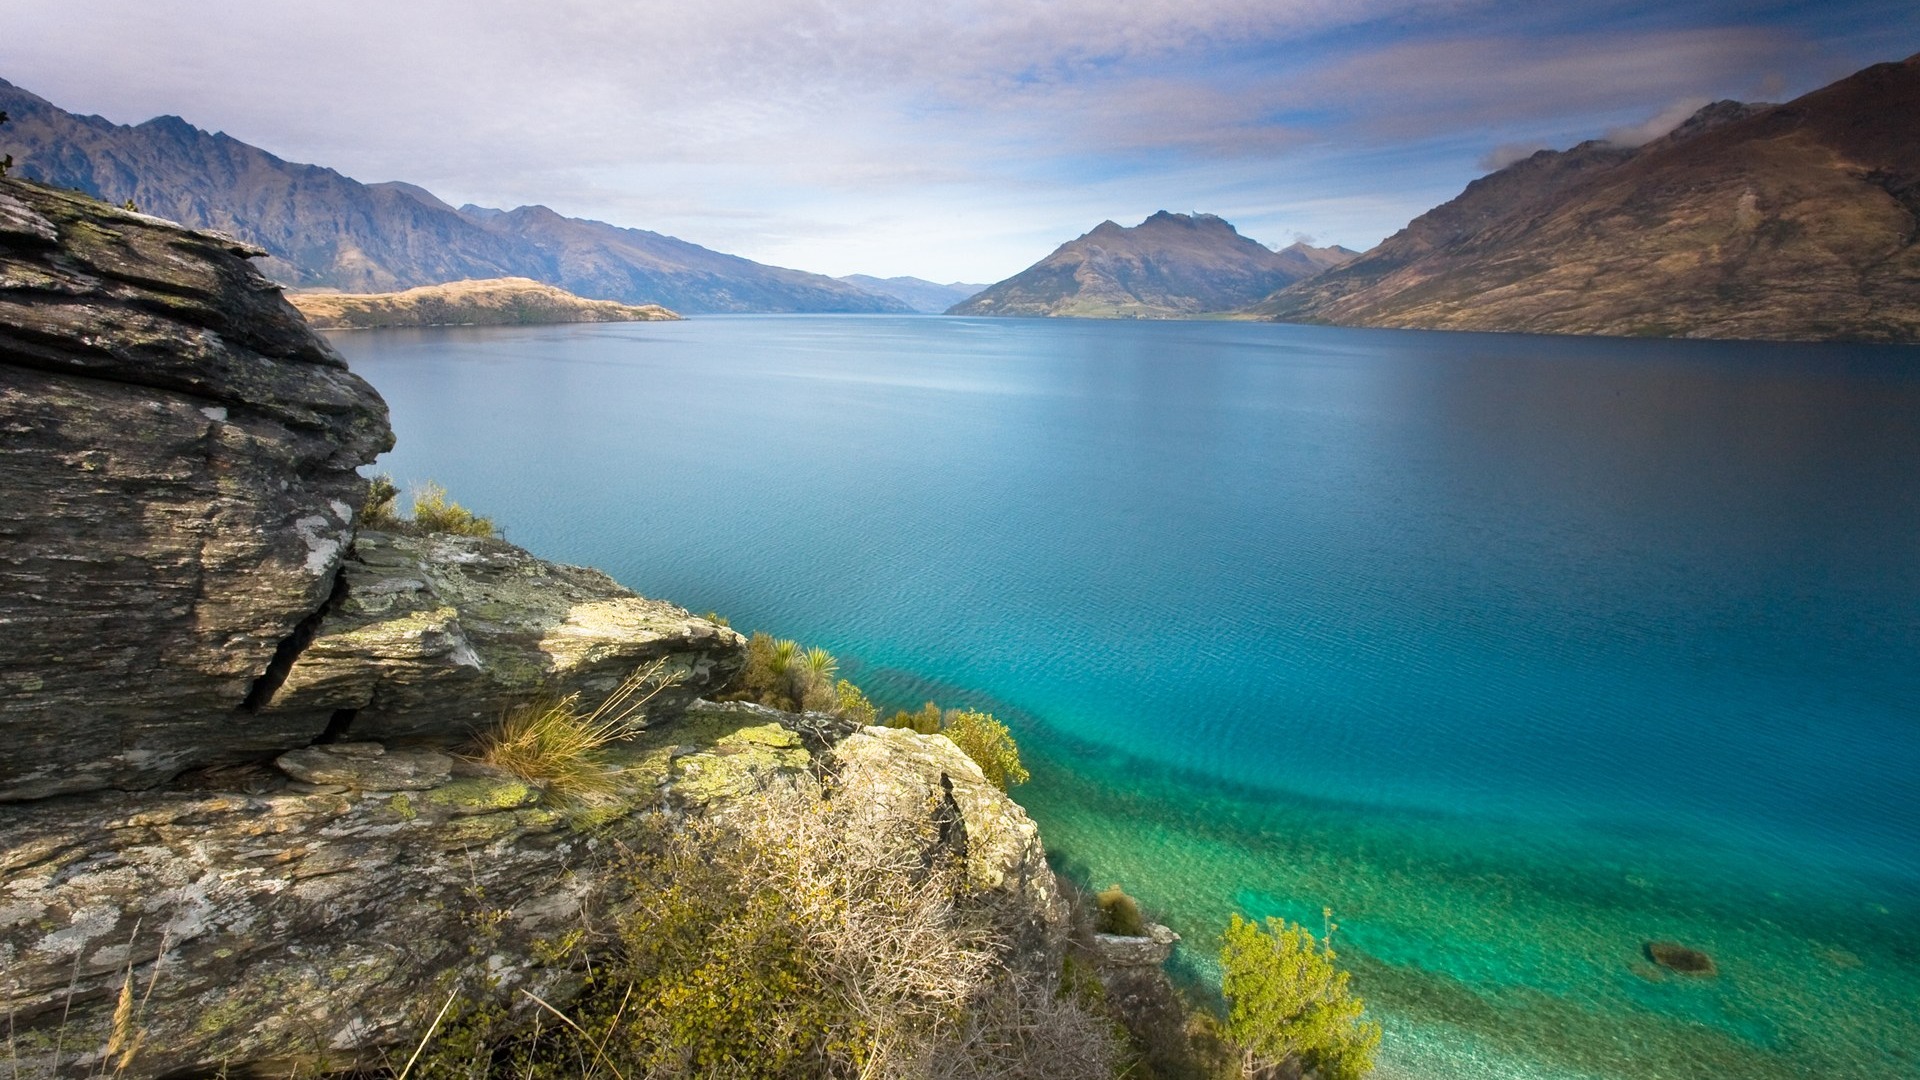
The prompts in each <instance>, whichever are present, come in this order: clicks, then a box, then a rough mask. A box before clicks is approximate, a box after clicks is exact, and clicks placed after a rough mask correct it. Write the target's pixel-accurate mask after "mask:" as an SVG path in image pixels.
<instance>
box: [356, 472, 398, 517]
mask: <svg viewBox="0 0 1920 1080" xmlns="http://www.w3.org/2000/svg"><path fill="white" fill-rule="evenodd" d="M399 497H400V489H399V488H398V487H395V486H394V483H393V477H391V476H389V475H387V474H386V473H381V474H380V475H379V476H376V477H374V478H373V479H371V480H369V481H367V497H366V498H365V499H363V500H361V503H360V525H361V527H362V528H367V529H392V528H393V527H394V526H396V525H398V524H400V516H399V515H398V514H396V513H394V511H393V501H394V500H395V499H397V498H399Z"/></svg>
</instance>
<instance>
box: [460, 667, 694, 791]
mask: <svg viewBox="0 0 1920 1080" xmlns="http://www.w3.org/2000/svg"><path fill="white" fill-rule="evenodd" d="M679 681H680V676H679V675H678V674H677V673H676V674H672V675H669V674H667V672H666V661H665V660H656V661H654V662H653V663H651V664H647V665H645V666H644V667H641V668H639V669H637V670H635V671H634V673H633V674H632V675H629V676H628V677H627V679H626V681H624V682H622V683H621V684H620V686H619V688H618V689H616V690H615V691H614V692H613V693H612V694H610V695H608V697H607V699H606V700H605V701H603V702H601V703H600V705H599V707H598V708H596V709H594V710H593V711H591V712H581V711H580V708H579V702H580V695H579V694H569V695H567V696H566V697H563V698H558V699H549V700H544V701H534V702H529V703H527V704H525V705H521V706H518V707H515V708H512V709H509V710H508V711H507V715H506V716H505V717H504V718H502V719H501V721H500V724H499V726H498V727H496V728H494V729H493V730H492V731H489V732H487V733H485V734H484V735H482V736H480V738H479V740H478V746H477V748H476V752H475V755H474V756H475V757H476V758H477V759H478V760H480V761H482V762H485V763H486V764H488V765H492V766H494V767H495V768H499V769H505V770H506V771H508V772H510V773H513V774H514V775H515V776H518V777H520V778H521V779H523V780H529V781H532V782H534V783H537V784H541V785H543V786H544V787H545V788H546V791H547V795H548V797H549V798H551V799H554V800H556V801H561V802H571V803H577V804H582V805H592V804H595V803H604V802H606V801H608V800H609V799H611V798H612V796H613V794H614V791H615V787H616V781H617V775H616V774H615V773H614V772H613V771H612V769H611V768H609V766H608V763H607V759H606V755H605V754H604V753H603V750H604V749H605V747H606V746H607V744H609V743H612V742H614V741H616V740H619V739H624V738H628V737H630V736H632V735H633V734H635V733H636V732H638V731H639V730H640V727H641V725H642V723H643V722H644V719H645V710H646V706H647V703H648V702H650V701H652V700H653V699H654V698H655V697H656V696H658V695H659V693H660V692H661V691H662V690H665V689H666V688H667V687H669V686H673V685H675V684H677V683H678V682H679Z"/></svg>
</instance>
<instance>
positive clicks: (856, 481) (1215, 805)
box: [335, 316, 1920, 1080]
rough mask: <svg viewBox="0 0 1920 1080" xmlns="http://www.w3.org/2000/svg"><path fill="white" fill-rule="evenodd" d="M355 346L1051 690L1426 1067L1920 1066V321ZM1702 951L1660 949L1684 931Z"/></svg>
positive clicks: (1186, 837)
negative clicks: (1669, 956)
mask: <svg viewBox="0 0 1920 1080" xmlns="http://www.w3.org/2000/svg"><path fill="white" fill-rule="evenodd" d="M335 341H336V343H337V344H338V345H339V347H340V348H341V349H342V351H343V352H345V353H346V354H347V356H348V357H349V359H350V360H351V361H352V363H353V365H354V367H355V369H356V370H358V371H359V372H361V373H362V374H363V375H365V376H367V377H368V378H369V379H370V380H372V382H373V383H374V384H375V385H376V386H377V387H379V388H380V390H381V392H382V393H383V394H385V395H386V397H387V399H388V401H389V402H390V403H391V404H392V406H393V409H394V427H395V430H396V431H397V432H398V433H399V437H400V445H399V447H398V448H397V449H396V450H395V451H394V452H393V453H392V454H391V455H389V457H388V458H387V459H386V461H385V462H384V463H383V465H384V467H386V468H388V469H390V470H391V471H392V472H393V473H394V474H395V476H396V478H398V479H399V480H401V481H402V482H403V484H404V483H406V482H409V481H420V480H425V479H429V478H431V479H434V480H437V481H440V482H442V483H444V484H446V485H447V486H448V487H449V488H450V489H451V490H452V492H453V493H454V496H455V497H456V498H457V499H459V500H460V501H462V502H463V503H465V504H467V505H469V506H472V507H474V508H475V509H477V510H480V511H481V512H484V513H489V514H492V515H494V516H495V517H496V518H497V519H499V520H500V521H501V522H502V523H504V524H505V526H506V529H507V534H508V537H509V538H510V539H513V540H515V541H516V542H519V543H522V544H525V545H527V546H528V547H530V548H532V549H533V550H535V551H537V552H539V553H541V554H544V555H547V556H549V557H553V558H559V559H563V560H567V561H572V562H579V563H586V564H591V565H595V566H599V567H602V568H604V569H606V570H607V571H609V572H610V573H612V574H613V575H614V576H615V577H617V578H619V579H620V580H621V581H623V582H624V583H626V584H628V585H630V586H632V587H633V588H635V589H638V590H640V591H641V592H644V593H647V594H649V595H654V596H663V597H668V598H671V599H674V600H676V601H678V602H680V603H682V604H685V605H686V606H688V607H691V608H693V609H695V610H707V609H716V610H719V611H722V612H725V613H727V614H728V615H729V616H730V617H731V618H732V620H733V622H734V625H736V626H738V627H742V628H750V627H764V628H767V629H770V630H774V631H776V632H778V633H780V634H782V635H785V636H792V637H798V638H801V639H803V640H805V641H808V642H809V643H817V644H821V645H825V646H826V647H828V648H830V649H832V650H834V652H836V653H837V654H839V655H841V656H842V657H843V658H845V659H846V660H847V664H848V667H849V668H852V669H853V671H852V674H853V676H854V677H855V678H856V680H857V681H860V682H861V683H862V684H863V685H865V686H867V687H868V689H869V690H870V691H871V692H874V693H875V695H876V697H877V698H880V699H883V700H885V701H886V702H887V703H890V704H901V705H904V704H912V703H916V702H918V701H919V700H921V699H922V698H924V697H927V696H932V697H936V698H939V699H941V700H942V701H943V702H951V703H959V702H960V701H962V700H973V701H976V702H979V703H983V704H986V705H988V706H989V707H992V708H993V709H995V710H996V711H997V712H998V713H1000V714H1001V715H1002V716H1003V717H1004V718H1008V719H1010V720H1011V721H1012V722H1013V723H1014V724H1015V726H1016V729H1017V731H1018V733H1019V735H1020V737H1021V740H1022V746H1023V748H1024V750H1025V752H1026V754H1027V756H1028V757H1029V758H1030V764H1031V765H1032V767H1033V772H1034V779H1033V781H1032V782H1031V783H1030V784H1029V785H1028V786H1027V787H1025V788H1023V789H1021V791H1020V792H1019V795H1020V798H1021V801H1022V802H1023V803H1025V804H1026V805H1027V806H1028V807H1029V808H1030V809H1031V810H1032V812H1033V813H1034V815H1035V817H1036V818H1037V819H1039V821H1040V822H1041V824H1042V826H1043V830H1044V833H1045V836H1046V838H1047V841H1048V844H1049V847H1050V849H1052V850H1053V851H1054V852H1055V853H1056V856H1057V857H1058V858H1059V859H1060V861H1061V864H1062V865H1063V866H1064V867H1065V868H1066V869H1067V870H1068V871H1069V872H1071V873H1073V874H1075V875H1076V876H1078V877H1081V878H1083V879H1085V880H1087V881H1090V882H1092V883H1094V884H1097V885H1104V884H1106V883H1108V882H1110V881H1117V882H1122V883H1124V884H1126V885H1127V887H1128V888H1129V889H1130V890H1131V891H1133V892H1135V893H1136V894H1138V895H1140V896H1141V897H1142V898H1143V899H1144V900H1145V901H1146V902H1147V903H1148V904H1149V906H1150V907H1152V908H1154V909H1156V910H1157V911H1159V912H1162V913H1164V914H1165V916H1166V917H1167V918H1168V921H1170V922H1171V923H1172V925H1174V927H1175V928H1176V929H1178V930H1179V931H1180V932H1181V933H1183V934H1184V935H1186V939H1187V941H1188V942H1189V943H1190V944H1193V945H1197V946H1199V947H1198V948H1191V949H1183V951H1182V955H1181V958H1180V962H1181V963H1182V964H1183V965H1185V968H1186V970H1187V972H1188V973H1189V974H1191V975H1193V976H1194V977H1197V978H1201V979H1204V978H1205V977H1206V976H1207V975H1208V967H1207V964H1208V953H1209V952H1210V949H1209V948H1208V947H1207V942H1208V939H1209V938H1210V937H1211V935H1212V934H1214V933H1217V931H1218V928H1219V926H1220V925H1221V924H1222V923H1223V922H1224V920H1225V918H1226V914H1227V913H1228V912H1229V911H1231V910H1236V909H1237V910H1241V911H1246V912H1249V913H1254V914H1279V915H1285V916H1288V917H1291V918H1294V919H1299V920H1304V921H1307V922H1309V923H1310V924H1311V925H1316V926H1317V925H1318V924H1319V922H1320V911H1321V908H1322V907H1323V906H1332V907H1333V908H1334V909H1335V912H1336V918H1337V919H1338V920H1339V922H1340V924H1341V930H1340V932H1339V942H1340V945H1341V948H1342V952H1343V957H1344V958H1345V959H1346V961H1347V962H1349V963H1350V964H1351V965H1352V966H1353V967H1354V969H1355V972H1356V976H1355V978H1356V983H1357V984H1358V986H1359V988H1360V989H1361V991H1362V993H1363V994H1365V995H1366V996H1367V998H1368V999H1369V1001H1370V1003H1371V1005H1372V1007H1373V1008H1374V1011H1375V1012H1376V1013H1377V1014H1378V1015H1379V1016H1380V1017H1381V1019H1382V1020H1383V1021H1384V1022H1385V1024H1386V1026H1387V1041H1386V1044H1385V1047H1384V1050H1383V1057H1384V1065H1383V1069H1382V1073H1383V1075H1385V1076H1389V1077H1459V1078H1468V1077H1472V1078H1496V1077H1499V1078H1505V1077H1554V1078H1558V1077H1606V1078H1622V1080H1624V1078H1628V1077H1633V1078H1663V1077H1673V1078H1695V1077H1698V1078H1702V1080H1704V1078H1707V1077H1754V1078H1771V1077H1783V1078H1784V1077H1805V1076H1833V1077H1858V1078H1863V1080H1873V1078H1879V1077H1915V1076H1920V1015H1917V1014H1920V1006H1917V1005H1916V1003H1920V784H1917V783H1916V781H1915V777H1916V775H1920V349H1911V348H1901V349H1894V348H1868V347H1846V346H1820V347H1810V346H1784V345H1753V344H1735V343H1708V342H1643V341H1617V340H1602V341H1591V340H1589V341H1583V340H1573V339H1556V338H1541V337H1521V336H1492V335H1469V334H1431V333H1417V332H1402V331H1363V330H1338V329H1328V328H1312V327H1282V326H1265V325H1241V324H1213V323H1190V324H1183V323H1078V322H1053V321H1038V320H1009V321H994V320H963V319H933V318H891V317H818V316H816V317H761V318H711V319H700V320H693V321H688V322H685V323H668V324H633V325H617V326H590V327H559V328H537V329H488V330H459V329H451V330H434V331H383V332H376V333H359V334H342V335H339V336H338V337H336V338H335ZM1656 938H1657V939H1674V940H1680V941H1684V942H1686V943H1688V944H1692V945H1695V946H1697V947H1700V948H1704V949H1706V950H1708V951H1709V952H1710V953H1712V954H1713V955H1714V957H1715V958H1716V960H1717V961H1718V963H1719V966H1720V971H1721V973H1720V975H1719V976H1718V977H1716V978H1713V979H1710V980H1688V979H1680V978H1677V977H1667V978H1661V977H1660V975H1659V973H1658V972H1657V971H1655V970H1654V969H1652V968H1651V967H1649V965H1648V964H1647V963H1646V961H1645V960H1644V959H1643V957H1642V956H1641V952H1640V949H1641V945H1642V943H1644V942H1645V941H1647V940H1649V939H1656Z"/></svg>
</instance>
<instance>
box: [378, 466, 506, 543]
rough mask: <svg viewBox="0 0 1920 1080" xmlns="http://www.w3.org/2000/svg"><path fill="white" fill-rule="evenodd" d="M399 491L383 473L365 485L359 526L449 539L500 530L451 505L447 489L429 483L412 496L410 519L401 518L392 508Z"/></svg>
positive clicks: (469, 512) (488, 522) (454, 504)
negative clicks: (442, 534) (441, 535)
mask: <svg viewBox="0 0 1920 1080" xmlns="http://www.w3.org/2000/svg"><path fill="white" fill-rule="evenodd" d="M399 498H400V488H399V487H398V486H396V485H395V484H394V482H393V477H391V476H388V475H387V474H385V473H382V474H380V475H379V476H376V477H373V478H372V479H371V480H369V481H368V482H367V497H366V499H365V500H363V501H362V502H361V504H360V524H361V526H362V527H364V528H368V529H380V530H383V531H386V532H405V533H413V534H416V535H417V534H423V533H446V534H449V535H453V536H485V537H493V536H498V535H499V533H500V530H499V529H498V528H496V527H495V526H494V524H493V519H492V518H485V517H481V516H480V515H478V514H476V513H474V512H473V511H471V510H469V509H467V508H466V507H464V506H461V505H460V504H459V503H457V502H451V501H449V500H448V498H447V489H446V488H444V487H441V486H440V485H439V484H436V483H434V482H432V481H431V480H429V481H428V482H426V483H424V484H422V485H420V487H419V489H418V490H416V491H415V492H414V493H413V515H412V516H411V517H401V516H400V513H399V511H398V510H397V509H396V508H395V504H396V503H397V502H398V500H399Z"/></svg>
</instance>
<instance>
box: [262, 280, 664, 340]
mask: <svg viewBox="0 0 1920 1080" xmlns="http://www.w3.org/2000/svg"><path fill="white" fill-rule="evenodd" d="M286 297H287V299H288V300H289V301H291V302H292V303H293V306H294V307H296V308H299V309H300V314H302V315H305V316H306V317H307V322H308V323H310V324H312V325H314V326H317V327H320V328H321V329H323V330H332V329H356V330H361V329H371V328H373V327H376V326H531V325H536V324H544V323H582V322H658V321H661V320H666V319H677V318H679V316H678V315H675V314H674V313H673V312H671V311H668V310H667V309H666V308H663V307H661V306H659V305H658V304H646V305H644V306H639V307H635V306H632V305H628V304H621V303H616V302H614V301H612V300H583V299H581V298H580V297H578V296H575V295H573V294H572V293H570V292H567V291H566V290H564V289H556V288H554V287H553V286H551V285H542V284H541V283H539V282H537V281H532V280H530V279H528V278H491V279H489V280H486V281H451V282H448V283H447V284H445V285H421V286H419V287H418V288H413V289H408V290H406V291H404V292H396V293H338V292H294V293H287V294H286Z"/></svg>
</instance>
